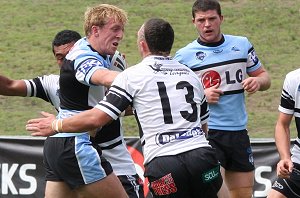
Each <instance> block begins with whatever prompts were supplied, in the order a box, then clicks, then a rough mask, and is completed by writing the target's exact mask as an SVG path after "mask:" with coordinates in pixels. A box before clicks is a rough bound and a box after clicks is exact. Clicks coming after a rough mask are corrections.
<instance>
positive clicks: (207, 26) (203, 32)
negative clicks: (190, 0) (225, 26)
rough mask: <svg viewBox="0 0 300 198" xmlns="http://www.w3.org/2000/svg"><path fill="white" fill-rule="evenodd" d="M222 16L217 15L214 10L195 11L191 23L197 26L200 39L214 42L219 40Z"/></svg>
mask: <svg viewBox="0 0 300 198" xmlns="http://www.w3.org/2000/svg"><path fill="white" fill-rule="evenodd" d="M222 21H223V16H220V15H218V13H217V11H216V10H208V11H206V12H203V11H199V12H196V13H195V18H193V24H194V25H195V27H196V28H197V31H198V33H199V37H200V39H201V41H203V42H207V43H214V42H218V41H220V40H221V38H222V35H221V24H222Z"/></svg>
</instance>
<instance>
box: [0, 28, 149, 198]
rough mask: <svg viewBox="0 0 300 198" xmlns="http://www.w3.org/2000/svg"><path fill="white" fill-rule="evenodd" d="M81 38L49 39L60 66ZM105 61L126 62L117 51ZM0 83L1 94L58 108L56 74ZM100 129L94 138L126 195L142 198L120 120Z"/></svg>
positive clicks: (117, 65)
mask: <svg viewBox="0 0 300 198" xmlns="http://www.w3.org/2000/svg"><path fill="white" fill-rule="evenodd" d="M80 38H81V36H80V34H79V33H77V32H76V31H72V30H63V31H60V32H59V33H57V35H56V36H55V38H54V40H53V42H52V49H53V54H54V56H55V58H56V60H57V63H58V66H59V67H61V65H62V63H63V59H64V58H65V56H66V55H67V53H68V52H69V50H70V49H71V48H72V47H73V45H74V43H75V42H76V41H77V40H79V39H80ZM107 60H108V61H109V62H110V63H111V65H112V66H111V67H110V69H111V70H115V71H123V70H124V69H125V68H126V61H125V59H124V58H123V55H122V54H121V53H120V52H118V51H116V53H115V55H114V56H108V57H107ZM0 82H1V83H0V95H6V96H24V97H37V98H41V99H43V100H45V101H46V102H49V103H51V104H52V105H53V106H54V107H55V109H56V110H57V111H58V109H59V105H60V100H59V75H55V74H50V75H44V76H40V77H36V78H33V79H29V80H12V79H9V78H7V77H5V76H3V75H0ZM101 131H102V132H101V135H99V136H97V137H96V140H95V141H96V142H97V143H98V144H99V145H100V147H101V149H102V153H103V156H104V157H105V158H106V159H107V160H108V161H109V162H110V163H111V165H112V167H113V170H114V172H115V174H116V175H117V176H118V178H119V179H120V181H121V183H122V185H123V187H124V188H125V190H126V192H127V194H128V196H129V197H130V198H139V197H144V193H143V184H142V183H141V180H140V178H139V176H138V174H137V172H136V169H135V165H134V162H133V160H132V158H131V156H130V153H129V152H128V150H127V148H126V143H125V141H124V138H123V129H122V126H121V123H120V120H117V121H115V122H113V123H112V124H110V125H108V126H104V127H103V129H102V130H101ZM99 134H100V133H99Z"/></svg>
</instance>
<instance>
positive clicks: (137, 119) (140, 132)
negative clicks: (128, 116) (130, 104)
mask: <svg viewBox="0 0 300 198" xmlns="http://www.w3.org/2000/svg"><path fill="white" fill-rule="evenodd" d="M133 114H134V117H135V120H136V123H137V125H138V128H139V135H140V140H141V145H142V146H144V145H145V140H144V138H143V136H144V132H143V130H142V126H141V123H140V120H139V117H138V115H137V114H136V110H134V113H133Z"/></svg>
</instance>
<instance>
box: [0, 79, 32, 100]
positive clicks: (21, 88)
mask: <svg viewBox="0 0 300 198" xmlns="http://www.w3.org/2000/svg"><path fill="white" fill-rule="evenodd" d="M0 95H4V96H26V95H27V88H26V83H25V81H24V80H12V79H9V78H7V77H5V76H3V75H0Z"/></svg>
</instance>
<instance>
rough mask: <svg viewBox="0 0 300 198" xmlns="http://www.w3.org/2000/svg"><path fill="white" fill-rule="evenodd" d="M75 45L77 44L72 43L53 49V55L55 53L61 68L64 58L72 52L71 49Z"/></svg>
mask: <svg viewBox="0 0 300 198" xmlns="http://www.w3.org/2000/svg"><path fill="white" fill-rule="evenodd" d="M74 44H75V42H71V43H67V44H64V45H60V46H54V47H53V53H54V56H55V59H56V62H57V64H58V66H59V67H61V66H62V64H63V60H64V58H65V57H66V55H67V54H68V52H69V51H70V50H71V48H72V47H73V45H74Z"/></svg>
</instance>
